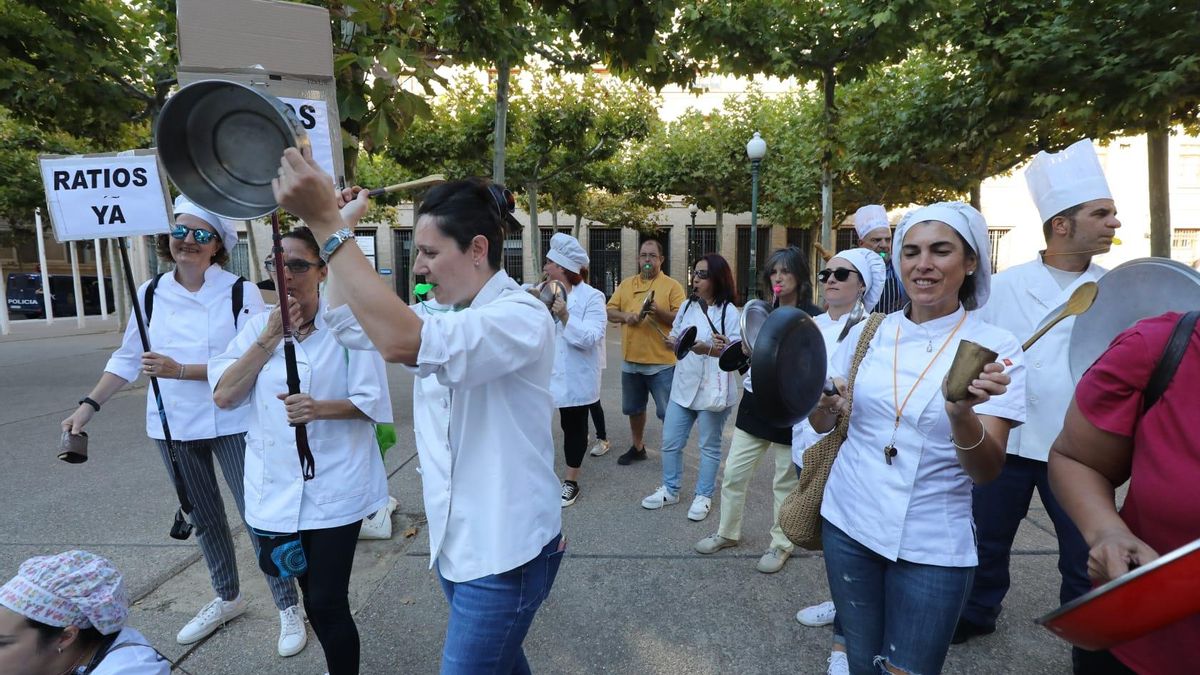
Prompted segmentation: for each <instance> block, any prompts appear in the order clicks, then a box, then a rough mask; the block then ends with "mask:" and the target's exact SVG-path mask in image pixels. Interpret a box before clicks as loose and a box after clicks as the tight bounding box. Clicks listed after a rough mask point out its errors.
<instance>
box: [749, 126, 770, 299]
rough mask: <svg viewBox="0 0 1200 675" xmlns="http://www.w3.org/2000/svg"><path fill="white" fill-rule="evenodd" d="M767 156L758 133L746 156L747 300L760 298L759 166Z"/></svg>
mask: <svg viewBox="0 0 1200 675" xmlns="http://www.w3.org/2000/svg"><path fill="white" fill-rule="evenodd" d="M766 154H767V142H766V141H764V140H763V139H762V136H760V135H759V133H758V132H757V131H756V132H754V138H751V139H750V142H749V143H746V156H747V157H749V158H750V280H749V283H748V284H747V286H748V288H747V289H746V298H747V299H753V298H757V297H758V285H757V284H758V264H757V263H758V165H759V164H760V163H761V162H762V159H763V157H764V156H766Z"/></svg>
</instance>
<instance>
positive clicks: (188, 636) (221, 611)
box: [175, 595, 246, 645]
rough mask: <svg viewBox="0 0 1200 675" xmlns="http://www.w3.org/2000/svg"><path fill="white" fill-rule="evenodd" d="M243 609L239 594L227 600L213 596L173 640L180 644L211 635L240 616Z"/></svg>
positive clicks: (244, 609) (243, 611)
mask: <svg viewBox="0 0 1200 675" xmlns="http://www.w3.org/2000/svg"><path fill="white" fill-rule="evenodd" d="M245 611H246V601H245V600H244V599H243V598H242V596H241V595H238V596H237V597H236V598H234V599H233V600H228V601H226V600H222V599H220V598H214V599H213V601H212V602H210V603H208V604H207V605H205V606H204V607H202V608H201V609H200V611H199V612H197V613H196V616H195V618H193V619H192V620H191V621H189V622H187V625H186V626H184V627H183V628H182V629H181V630H180V631H179V634H178V635H176V636H175V641H176V642H178V643H179V644H181V645H190V644H192V643H193V642H199V641H200V640H203V639H204V638H206V637H208V636H209V635H212V632H213V631H215V630H216V629H218V628H220V627H221V626H224V625H225V624H227V623H229V622H230V621H233V620H234V619H236V618H237V617H239V616H241V615H242V614H243V613H245Z"/></svg>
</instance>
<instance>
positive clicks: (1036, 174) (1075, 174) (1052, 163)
mask: <svg viewBox="0 0 1200 675" xmlns="http://www.w3.org/2000/svg"><path fill="white" fill-rule="evenodd" d="M1025 184H1026V185H1028V186H1029V196H1030V197H1032V198H1033V202H1034V204H1036V205H1037V210H1038V215H1039V216H1040V217H1041V219H1042V222H1043V223H1044V222H1046V221H1047V220H1050V219H1051V218H1053V217H1054V216H1057V215H1058V214H1060V213H1062V212H1063V211H1065V210H1067V209H1069V208H1071V207H1072V206H1078V205H1080V204H1082V203H1084V202H1089V201H1091V200H1093V199H1112V192H1111V191H1110V190H1109V189H1108V181H1107V180H1105V179H1104V169H1103V168H1101V166H1100V159H1099V158H1098V157H1096V148H1095V147H1094V146H1093V145H1092V141H1091V139H1088V138H1085V139H1083V140H1082V141H1079V142H1078V143H1075V144H1073V145H1071V146H1069V147H1068V148H1067V149H1065V150H1063V151H1062V152H1056V153H1049V152H1039V153H1038V154H1037V156H1036V157H1034V158H1033V161H1032V162H1030V163H1029V166H1028V167H1026V169H1025Z"/></svg>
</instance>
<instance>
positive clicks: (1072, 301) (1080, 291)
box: [1021, 281, 1100, 352]
mask: <svg viewBox="0 0 1200 675" xmlns="http://www.w3.org/2000/svg"><path fill="white" fill-rule="evenodd" d="M1099 290H1100V287H1099V286H1097V285H1096V282H1094V281H1087V282H1084V283H1082V284H1080V285H1079V288H1076V289H1075V290H1074V292H1072V293H1071V297H1070V298H1069V299H1068V300H1067V304H1066V305H1064V306H1063V308H1062V311H1061V312H1059V313H1058V316H1056V317H1054V318H1053V319H1051V320H1050V323H1048V324H1046V325H1045V326H1042V327H1041V329H1040V330H1038V332H1036V333H1034V334H1033V337H1031V338H1029V339H1028V340H1026V341H1025V344H1023V345H1021V351H1024V352H1027V351H1029V348H1030V347H1032V346H1033V343H1035V342H1037V341H1038V339H1039V338H1041V337H1042V336H1043V335H1045V334H1046V331H1048V330H1050V329H1051V328H1054V326H1055V325H1057V324H1058V322H1059V321H1062V320H1063V319H1065V318H1067V317H1068V316H1078V315H1080V314H1083V313H1084V312H1086V311H1088V309H1089V308H1091V306H1092V303H1093V302H1095V301H1096V293H1097V292H1098V291H1099Z"/></svg>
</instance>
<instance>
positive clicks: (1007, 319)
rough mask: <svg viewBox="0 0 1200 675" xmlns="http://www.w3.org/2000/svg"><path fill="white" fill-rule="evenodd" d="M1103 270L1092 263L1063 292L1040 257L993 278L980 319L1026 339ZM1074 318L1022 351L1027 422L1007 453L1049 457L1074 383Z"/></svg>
mask: <svg viewBox="0 0 1200 675" xmlns="http://www.w3.org/2000/svg"><path fill="white" fill-rule="evenodd" d="M1106 271H1107V270H1105V269H1104V268H1103V267H1100V266H1099V265H1097V264H1095V263H1092V264H1091V265H1089V266H1088V268H1087V269H1086V270H1085V271H1084V272H1083V274H1082V275H1081V276H1080V277H1079V278H1077V279H1075V281H1074V282H1072V283H1071V284H1070V285H1069V286H1067V287H1066V288H1060V287H1059V285H1058V282H1057V281H1056V280H1055V279H1054V277H1053V276H1052V275H1051V273H1050V271H1049V270H1048V269H1047V268H1046V265H1045V263H1043V262H1042V258H1041V256H1040V255H1039V256H1038V258H1037V259H1036V260H1032V261H1030V262H1027V263H1023V264H1021V265H1017V266H1015V267H1010V268H1009V269H1007V270H1004V271H1003V272H1001V273H999V274H997V275H996V276H994V277H992V293H991V296H990V297H989V298H988V302H987V304H986V305H984V306H983V307H982V308H981V309H980V310H979V311H980V317H981V318H983V319H984V320H985V321H987V322H988V323H991V324H994V325H996V326H999V327H1001V328H1003V329H1005V330H1007V331H1009V332H1011V333H1012V334H1013V335H1015V336H1017V339H1018V340H1027V339H1029V337H1030V336H1031V335H1033V334H1034V333H1036V332H1037V329H1038V328H1040V327H1041V326H1042V324H1044V323H1046V321H1048V320H1049V319H1051V318H1053V316H1054V315H1055V314H1057V313H1058V310H1059V309H1060V308H1061V307H1062V305H1063V304H1065V303H1066V301H1067V299H1068V298H1070V297H1071V293H1072V292H1073V291H1074V290H1075V289H1076V288H1078V287H1079V286H1080V285H1081V284H1083V283H1086V282H1088V281H1096V280H1097V279H1099V278H1100V277H1101V276H1103V275H1104V273H1105V272H1106ZM1074 325H1075V317H1069V318H1067V319H1064V320H1063V321H1062V322H1060V323H1059V324H1058V325H1057V326H1055V327H1054V328H1051V329H1050V331H1049V332H1048V333H1046V334H1045V335H1043V336H1042V338H1041V339H1040V340H1038V341H1037V342H1035V343H1034V345H1033V346H1032V347H1030V348H1029V351H1028V352H1026V353H1025V366H1026V368H1027V370H1026V371H1025V372H1026V376H1025V397H1026V398H1025V401H1026V408H1027V409H1028V411H1029V419H1028V421H1027V422H1026V423H1025V424H1024V425H1023V426H1021V427H1019V428H1017V429H1013V431H1012V433H1010V434H1009V435H1008V453H1009V454H1010V455H1018V456H1021V457H1026V458H1029V459H1035V460H1038V461H1039V462H1045V461H1046V460H1047V459H1048V458H1049V456H1050V445H1051V444H1052V443H1053V442H1054V439H1055V438H1057V437H1058V432H1059V431H1061V430H1062V425H1063V418H1064V417H1066V414H1067V407H1068V406H1069V405H1070V403H1071V397H1072V396H1074V395H1075V381H1074V379H1072V377H1071V358H1070V353H1071V352H1070V344H1071V328H1072V327H1073V326H1074Z"/></svg>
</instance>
